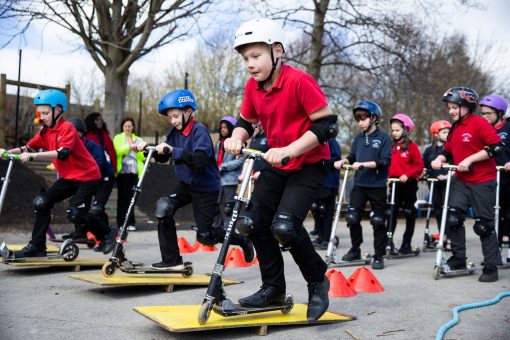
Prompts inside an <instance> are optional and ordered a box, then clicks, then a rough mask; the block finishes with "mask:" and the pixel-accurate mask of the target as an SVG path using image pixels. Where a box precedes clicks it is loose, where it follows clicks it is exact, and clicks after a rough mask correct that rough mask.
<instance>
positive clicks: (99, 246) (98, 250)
mask: <svg viewBox="0 0 510 340" xmlns="http://www.w3.org/2000/svg"><path fill="white" fill-rule="evenodd" d="M94 251H97V252H102V251H104V242H103V241H100V242H99V244H98V245H97V246H96V247H95V248H94Z"/></svg>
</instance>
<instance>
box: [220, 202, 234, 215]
mask: <svg viewBox="0 0 510 340" xmlns="http://www.w3.org/2000/svg"><path fill="white" fill-rule="evenodd" d="M234 204H235V201H230V202H225V206H224V207H223V212H224V213H225V215H227V216H228V217H230V216H232V212H233V210H234Z"/></svg>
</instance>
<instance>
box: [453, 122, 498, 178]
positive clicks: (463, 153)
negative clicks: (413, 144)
mask: <svg viewBox="0 0 510 340" xmlns="http://www.w3.org/2000/svg"><path fill="white" fill-rule="evenodd" d="M500 141H501V139H500V138H499V136H498V134H497V132H496V129H494V127H493V126H492V125H490V124H489V122H487V121H486V120H485V119H483V118H482V117H479V116H476V115H474V114H468V115H467V116H466V117H464V119H462V121H461V122H460V123H457V124H455V125H454V127H453V129H452V130H451V132H450V136H448V141H447V142H446V144H445V145H444V150H445V151H447V152H449V153H451V154H452V156H453V162H454V163H455V164H459V163H460V162H462V161H463V160H464V159H466V158H467V157H469V156H471V155H473V154H475V153H477V152H479V151H480V150H484V149H485V147H486V146H489V145H492V144H496V143H499V142H500ZM455 176H457V177H458V178H459V179H460V180H462V181H463V182H466V183H472V184H476V183H483V182H488V181H492V180H495V179H496V161H494V159H493V158H490V159H487V160H485V161H481V162H476V163H473V164H472V166H471V171H467V172H460V171H457V172H455Z"/></svg>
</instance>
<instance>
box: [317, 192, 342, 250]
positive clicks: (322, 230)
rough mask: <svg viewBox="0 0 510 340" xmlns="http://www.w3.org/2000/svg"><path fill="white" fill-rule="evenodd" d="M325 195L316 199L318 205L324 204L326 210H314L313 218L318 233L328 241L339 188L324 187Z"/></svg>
mask: <svg viewBox="0 0 510 340" xmlns="http://www.w3.org/2000/svg"><path fill="white" fill-rule="evenodd" d="M323 191H324V192H325V196H323V197H321V198H319V199H318V200H316V201H315V203H316V204H317V206H318V207H319V205H323V206H324V211H322V209H321V211H317V210H316V211H314V212H313V220H314V222H315V230H316V231H317V235H319V236H320V238H322V239H323V240H324V241H328V240H329V237H330V236H331V228H332V224H333V215H334V214H335V208H336V205H335V198H336V195H337V193H338V190H336V189H333V188H324V190H323Z"/></svg>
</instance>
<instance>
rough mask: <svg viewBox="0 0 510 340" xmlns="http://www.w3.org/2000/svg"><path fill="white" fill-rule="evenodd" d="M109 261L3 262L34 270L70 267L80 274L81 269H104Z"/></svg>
mask: <svg viewBox="0 0 510 340" xmlns="http://www.w3.org/2000/svg"><path fill="white" fill-rule="evenodd" d="M105 262H108V259H100V258H97V259H94V258H80V257H78V258H77V259H76V260H74V261H64V259H45V260H40V261H34V260H33V259H31V258H24V259H19V260H17V261H7V262H3V263H4V264H7V265H9V266H13V267H23V268H34V267H68V268H70V269H72V270H74V271H75V272H79V271H80V269H81V267H89V268H90V267H102V266H103V264H104V263H105Z"/></svg>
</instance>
